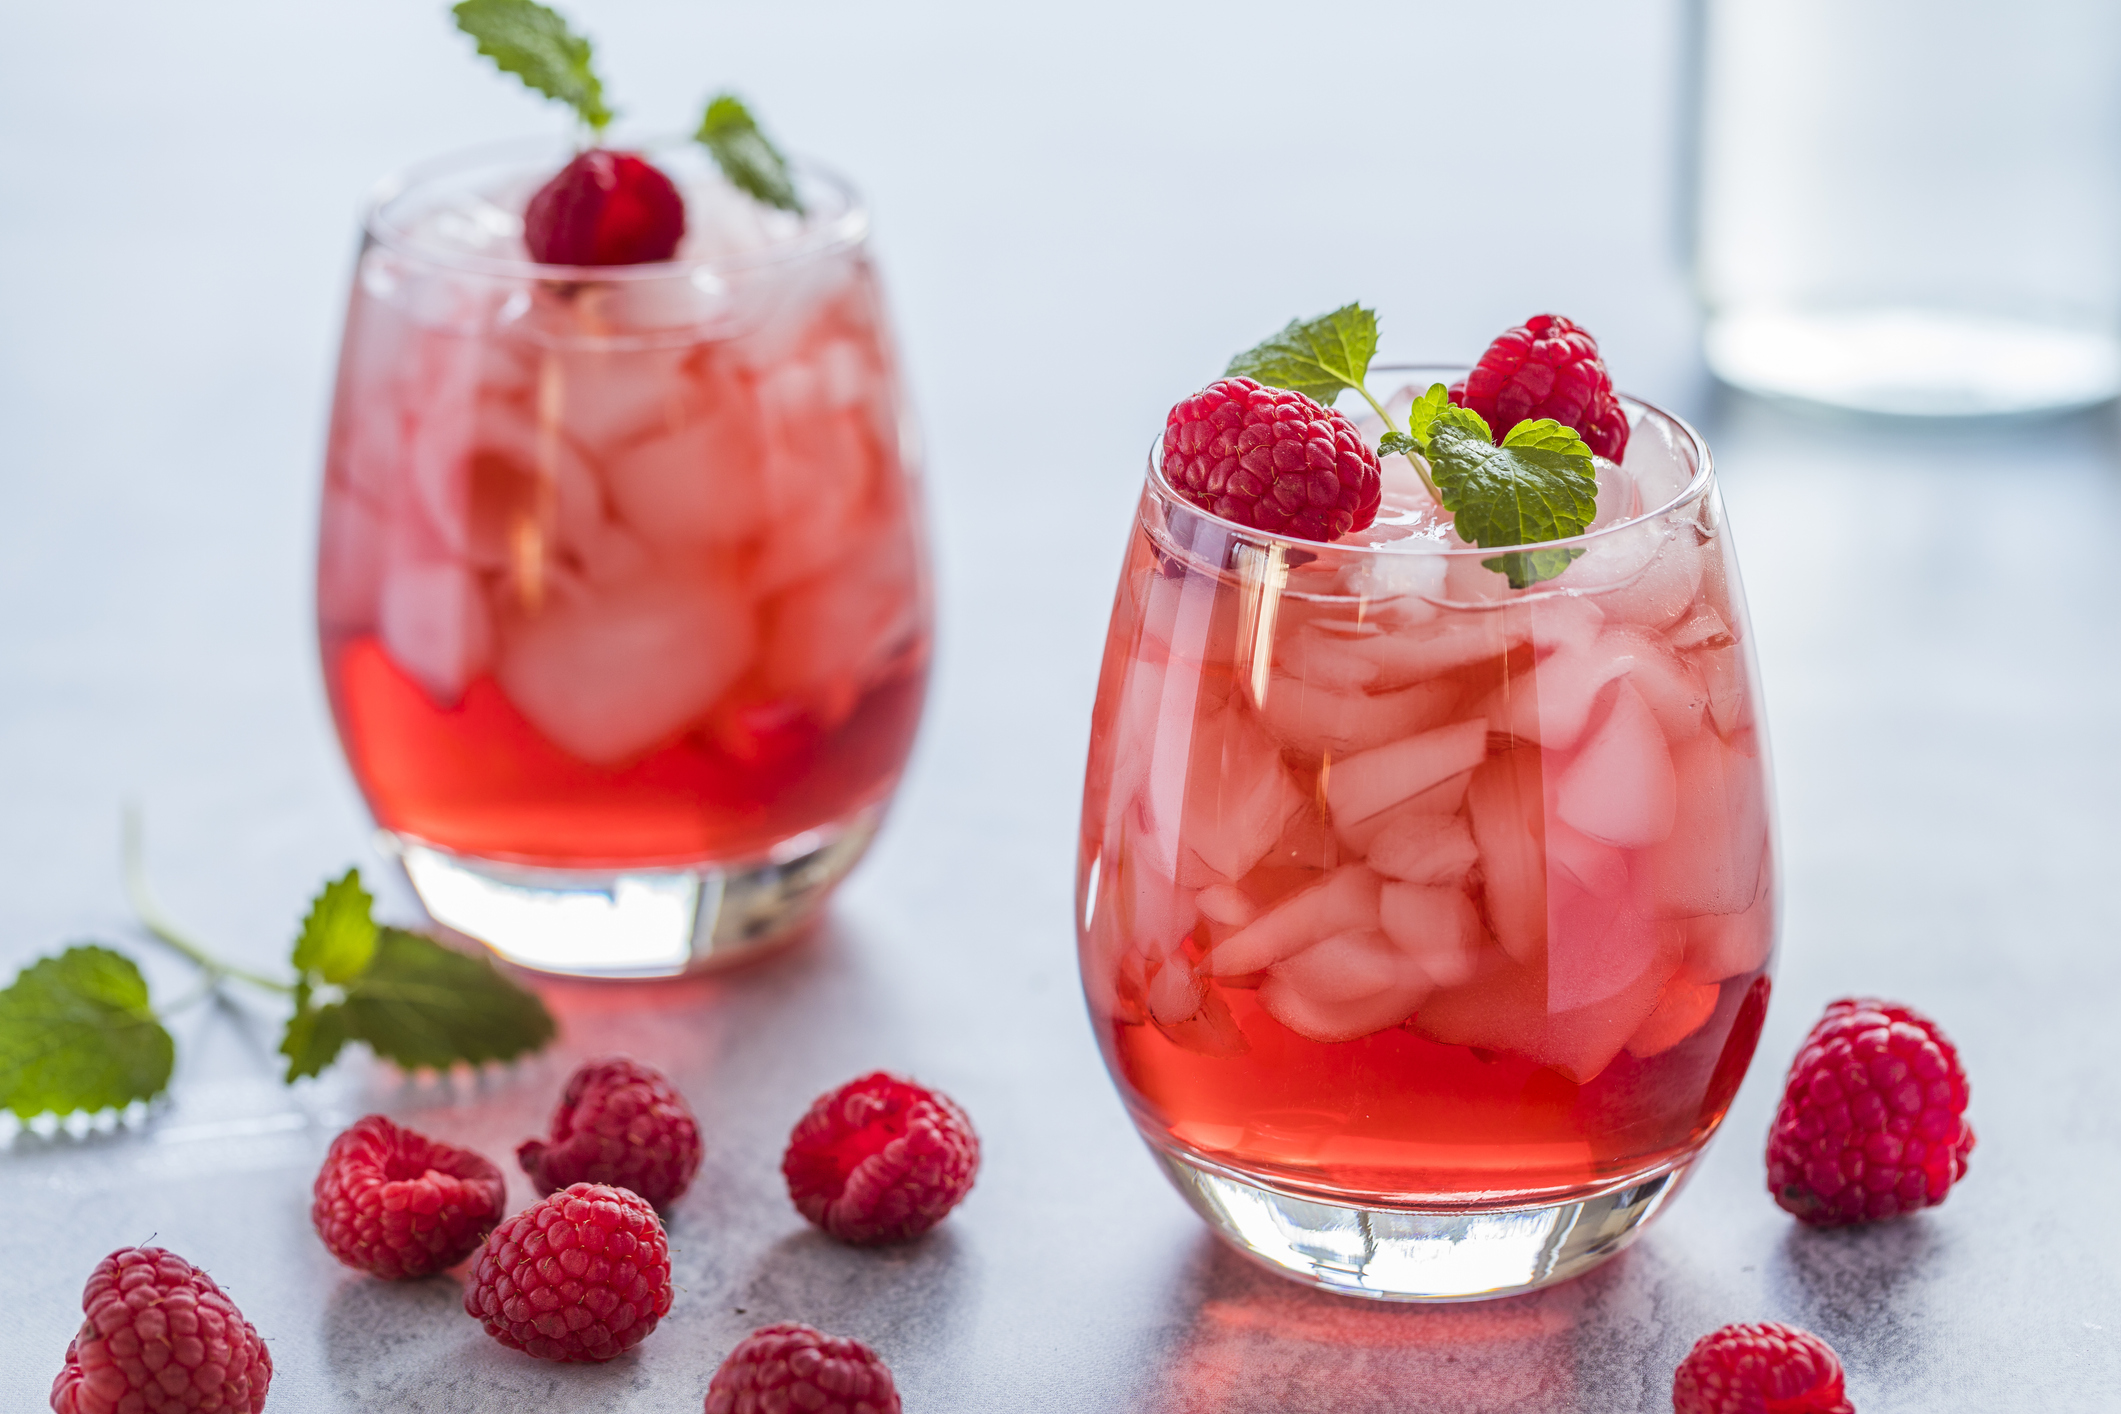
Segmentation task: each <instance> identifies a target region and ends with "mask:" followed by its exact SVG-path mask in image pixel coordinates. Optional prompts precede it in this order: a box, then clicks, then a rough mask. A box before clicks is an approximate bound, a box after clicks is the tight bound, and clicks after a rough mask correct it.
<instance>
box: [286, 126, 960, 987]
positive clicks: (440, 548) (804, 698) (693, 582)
mask: <svg viewBox="0 0 2121 1414" xmlns="http://www.w3.org/2000/svg"><path fill="white" fill-rule="evenodd" d="M646 150H647V151H648V152H649V154H650V155H651V156H652V158H653V160H655V161H656V162H657V164H658V165H660V166H661V167H662V168H663V169H664V170H665V171H666V172H668V173H669V174H670V175H671V177H672V179H673V180H674V181H676V182H677V184H678V185H679V187H680V189H681V190H682V191H684V193H685V195H686V198H687V207H688V227H689V233H688V235H687V237H686V240H685V243H684V245H683V246H682V247H681V248H680V250H679V252H678V255H677V257H676V258H675V259H672V260H670V261H667V262H662V263H657V264H646V265H630V266H603V267H594V268H579V269H577V268H567V267H556V266H546V265H539V264H536V263H534V262H532V261H531V260H530V259H529V257H528V255H527V254H526V253H525V251H524V248H523V243H522V238H521V229H522V223H521V218H520V213H521V212H522V210H523V209H524V206H525V204H526V203H527V201H528V199H529V197H530V195H531V193H532V192H533V191H535V190H536V189H537V187H538V186H539V184H540V183H542V182H543V181H544V180H545V179H546V178H547V177H549V176H550V175H551V173H553V172H554V171H556V170H558V168H559V167H560V166H561V165H562V164H563V163H564V162H565V161H566V160H567V159H568V157H569V156H570V155H571V154H570V152H569V150H567V149H566V148H564V147H561V146H558V145H554V144H545V143H528V144H514V145H509V146H504V147H499V148H491V149H485V150H481V151H477V152H473V153H469V154H465V155H462V156H459V157H454V158H449V159H444V160H442V161H439V162H436V163H433V164H430V165H428V166H425V167H422V168H418V169H415V170H413V171H411V172H409V173H407V174H406V175H404V176H403V177H400V178H398V179H395V180H393V181H391V182H388V183H386V184H385V185H384V187H383V189H382V190H381V192H380V193H379V194H378V196H377V198H376V199H375V201H374V202H373V203H372V205H371V207H370V208H369V211H368V213H367V216H366V219H365V222H364V229H363V239H362V243H361V250H360V255H359V258H358V260H357V262H356V265H355V271H354V280H353V292H352V299H351V306H350V308H349V310H348V313H347V319H346V332H345V341H344V345H343V348H342V350H341V354H340V362H339V377H338V388H337V396H336V399H335V403H334V407H333V412H332V422H331V435H330V446H329V451H328V454H327V457H326V464H325V482H324V498H323V516H322V525H321V530H320V544H319V549H318V557H317V624H318V638H319V645H320V649H321V653H322V658H323V668H324V678H325V683H326V685H327V688H328V690H329V693H330V698H331V708H332V714H333V717H334V720H335V721H336V723H337V726H338V731H339V738H340V741H341V743H342V745H343V746H344V748H345V752H346V759H347V762H348V764H349V766H350V767H351V768H352V771H353V775H354V779H355V780H356V781H357V782H358V784H359V786H360V789H361V791H362V794H363V795H364V796H365V797H366V799H367V802H368V805H369V808H370V810H371V811H372V812H373V814H374V816H375V819H376V822H377V824H378V826H379V827H380V829H381V832H382V834H381V838H382V840H383V841H384V843H385V845H386V847H387V848H388V849H390V850H391V851H392V852H393V853H395V854H396V855H397V856H398V857H399V858H400V859H401V860H402V861H403V864H404V867H405V870H406V873H407V875H408V876H409V878H410V880H411V882H412V885H413V887H414V888H415V890H417V892H418V893H419V896H420V898H421V900H422V902H423V903H424V904H425V905H426V907H427V908H428V910H429V912H430V913H432V914H433V916H434V917H435V919H436V920H437V921H438V922H440V923H442V924H445V925H447V926H449V927H452V928H455V929H457V930H459V931H461V932H463V933H465V934H468V935H469V936H471V937H474V938H477V939H480V940H481V941H483V942H485V943H487V944H488V945H489V946H491V947H492V948H494V949H495V950H496V951H497V952H499V953H500V954H501V955H502V956H504V957H507V958H509V959H510V960H512V961H515V962H518V963H522V964H525V965H527V966H531V967H535V968H541V969H545V970H549V971H556V972H567V973H580V974H590V975H597V974H610V975H654V974H665V973H673V972H678V971H682V970H685V969H687V968H690V967H697V966H701V965H704V964H707V963H710V962H716V961H720V960H723V959H726V958H728V957H731V956H734V955H737V954H740V953H743V952H745V951H748V950H750V949H752V948H755V947H757V946H759V945H761V944H763V943H768V942H771V941H774V940H776V939H779V938H783V937H787V936H789V935H790V934H791V933H792V932H793V931H794V930H795V929H796V928H797V927H798V926H799V925H800V924H801V923H802V922H803V921H804V920H805V919H806V918H807V917H809V916H810V915H811V914H812V913H813V912H814V911H815V910H816V908H817V906H818V905H819V903H820V902H821V901H822V900H823V898H824V897H825V895H826V894H827V893H828V892H829V891H830V890H831V889H832V887H833V886H834V885H835V884H836V883H837V882H838V881H839V880H840V879H841V878H842V877H843V876H844V875H845V874H846V872H847V871H848V870H849V869H850V868H851V867H853V865H854V863H855V861H856V860H857V859H858V858H859V857H860V856H861V854H862V852H863V850H864V848H865V847H866V846H867V844H868V842H869V840H870V838H871V836H872V835H873V834H874V832H875V829H876V827H877V823H878V820H879V817H880V816H881V814H882V812H883V810H884V808H885V805H886V802H887V801H888V799H889V798H890V795H891V792H892V789H893V787H894V785H895V784H896V782H897V779H898V775H899V772H900V770H901V768H902V766H903V765H904V763H905V759H906V755H907V752H908V750H909V748H910V746H911V743H912V739H913V735H914V729H915V726H916V724H917V722H918V719H919V716H920V710H921V701H922V694H923V691H924V686H925V682H926V674H927V663H928V650H929V638H930V626H931V618H932V611H931V604H930V594H929V587H928V578H927V569H926V553H925V549H924V546H923V542H922V533H921V527H920V511H919V491H918V484H917V470H916V467H915V465H914V456H913V452H912V447H913V442H912V434H911V429H910V426H909V423H908V420H907V414H906V411H905V408H904V406H903V399H902V395H901V390H900V385H899V378H898V374H897V371H896V368H895V361H894V356H893V351H892V343H891V337H890V334H889V332H888V329H887V325H886V320H885V314H884V309H883V304H882V299H881V294H880V290H879V286H878V282H877V277H876V272H875V270H874V268H873V266H872V264H871V262H870V258H869V255H868V252H867V249H866V246H865V240H866V234H867V229H868V221H867V215H866V212H865V211H864V209H863V207H862V205H861V203H860V201H859V199H858V198H857V197H856V195H855V193H854V192H853V191H852V189H851V188H849V187H848V185H847V184H846V183H844V182H843V181H841V180H839V179H838V178H837V177H835V176H833V175H831V174H830V173H828V172H825V171H823V170H820V169H818V168H815V167H810V166H799V167H798V171H797V178H798V185H799V189H800V191H801V194H802V196H803V199H804V202H805V205H806V208H807V212H808V214H807V215H805V216H796V215H794V214H791V213H784V212H779V211H772V210H769V209H767V208H764V207H761V206H759V205H757V204H755V203H753V202H751V201H750V199H749V198H747V197H744V196H742V195H740V194H739V193H737V192H736V191H735V190H734V189H733V188H730V187H729V186H727V185H726V184H725V183H723V182H722V181H721V179H720V178H719V177H718V175H717V174H716V173H715V172H714V170H713V167H712V164H711V162H710V161H709V159H708V158H707V156H706V154H705V153H704V151H702V150H700V149H698V148H697V147H696V146H695V145H694V144H691V143H687V142H670V143H665V144H659V145H658V144H651V145H650V146H649V147H648V148H647V149H646Z"/></svg>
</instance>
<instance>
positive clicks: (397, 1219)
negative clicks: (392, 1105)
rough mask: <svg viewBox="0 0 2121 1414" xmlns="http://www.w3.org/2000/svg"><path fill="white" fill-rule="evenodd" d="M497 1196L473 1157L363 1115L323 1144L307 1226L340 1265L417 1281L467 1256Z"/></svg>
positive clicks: (492, 1171) (496, 1179) (496, 1186)
mask: <svg viewBox="0 0 2121 1414" xmlns="http://www.w3.org/2000/svg"><path fill="white" fill-rule="evenodd" d="M507 1198H508V1195H507V1189H506V1184H505V1183H504V1181H503V1180H502V1178H501V1171H500V1170H499V1169H497V1168H495V1167H494V1166H493V1164H492V1163H491V1162H489V1161H488V1160H487V1159H485V1158H484V1157H482V1156H481V1155H478V1154H474V1153H472V1152H471V1151H470V1150H469V1149H458V1148H455V1147H453V1146H451V1145H448V1144H440V1143H437V1142H436V1141H434V1140H432V1139H429V1138H428V1137H427V1136H426V1135H424V1134H415V1133H414V1132H413V1131H412V1130H410V1129H400V1128H399V1127H398V1126H397V1125H395V1124H392V1123H391V1122H390V1121H389V1120H387V1119H385V1118H384V1117H383V1116H381V1115H369V1116H368V1117H367V1118H366V1119H360V1120H356V1121H354V1123H353V1126H352V1127H351V1128H349V1129H348V1130H347V1131H346V1132H345V1133H343V1134H341V1135H340V1136H339V1137H338V1138H336V1139H334V1140H332V1141H331V1151H330V1152H329V1153H327V1154H325V1156H324V1167H323V1168H321V1169H319V1170H318V1171H317V1184H316V1202H315V1203H313V1204H312V1205H311V1206H310V1210H309V1220H310V1221H311V1222H313V1223H315V1224H316V1227H317V1236H319V1237H321V1238H323V1239H324V1245H325V1246H326V1247H328V1248H330V1249H331V1255H332V1256H334V1257H337V1258H338V1259H339V1260H340V1261H342V1262H344V1263H345V1264H346V1265H347V1266H349V1267H355V1268H358V1269H359V1270H361V1271H364V1272H372V1273H374V1274H375V1275H376V1276H379V1277H423V1276H426V1275H427V1274H428V1273H429V1272H438V1271H441V1270H442V1269H443V1268H444V1267H453V1266H455V1265H456V1264H457V1263H459V1262H461V1261H463V1260H464V1259H465V1258H466V1257H469V1256H470V1255H471V1254H472V1252H473V1250H474V1249H476V1248H477V1247H478V1245H479V1242H480V1241H481V1240H482V1239H483V1238H484V1237H485V1236H486V1234H487V1233H489V1232H492V1231H493V1225H494V1224H495V1223H497V1222H499V1221H500V1220H501V1205H502V1204H503V1203H505V1202H506V1201H507Z"/></svg>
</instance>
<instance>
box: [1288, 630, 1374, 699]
mask: <svg viewBox="0 0 2121 1414" xmlns="http://www.w3.org/2000/svg"><path fill="white" fill-rule="evenodd" d="M1386 632H1387V631H1386V629H1385V627H1384V626H1383V625H1381V624H1375V623H1369V624H1363V625H1361V626H1360V627H1356V626H1353V625H1349V626H1346V627H1340V626H1334V627H1328V626H1327V625H1325V624H1322V623H1319V622H1316V621H1313V622H1307V623H1303V624H1301V625H1299V626H1298V627H1297V628H1296V629H1295V631H1293V632H1285V633H1284V634H1283V635H1282V638H1281V642H1280V643H1279V644H1278V645H1277V646H1276V649H1275V654H1274V665H1275V668H1276V670H1277V671H1276V673H1275V676H1277V677H1283V678H1287V679H1289V680H1291V681H1294V682H1300V683H1303V684H1304V685H1305V686H1306V687H1308V688H1311V689H1312V690H1314V691H1319V692H1359V691H1362V690H1363V689H1364V688H1367V687H1368V686H1369V685H1370V684H1371V683H1373V682H1376V681H1377V677H1378V673H1379V671H1380V669H1379V667H1378V663H1377V657H1376V653H1375V649H1374V645H1375V644H1376V643H1377V642H1379V641H1380V640H1382V639H1383V638H1384V637H1385V636H1386Z"/></svg>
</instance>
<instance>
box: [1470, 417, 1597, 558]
mask: <svg viewBox="0 0 2121 1414" xmlns="http://www.w3.org/2000/svg"><path fill="white" fill-rule="evenodd" d="M1535 435H1538V434H1535ZM1580 445H1581V444H1580V443H1579V446H1580ZM1429 471H1430V475H1431V476H1432V477H1433V478H1434V479H1435V481H1436V488H1437V490H1438V492H1439V493H1440V494H1441V495H1442V497H1443V504H1444V509H1445V510H1447V511H1449V512H1451V514H1452V517H1453V518H1454V520H1455V521H1456V523H1457V528H1458V534H1459V537H1460V538H1461V539H1464V540H1468V541H1471V542H1472V543H1473V544H1475V545H1478V546H1480V547H1481V548H1483V549H1494V548H1499V547H1501V546H1505V545H1534V544H1538V543H1540V542H1542V541H1547V540H1565V539H1567V538H1568V537H1570V536H1572V535H1579V534H1581V533H1582V532H1583V529H1584V527H1586V526H1588V525H1589V524H1590V523H1591V518H1592V517H1593V516H1594V515H1596V514H1597V512H1598V475H1597V471H1596V469H1595V468H1594V466H1593V465H1592V462H1591V454H1590V451H1589V450H1588V449H1584V450H1582V451H1581V452H1580V453H1579V452H1576V451H1566V450H1556V449H1555V448H1552V447H1548V446H1540V445H1531V444H1520V445H1516V446H1502V447H1498V446H1496V445H1495V444H1494V442H1492V441H1491V440H1490V439H1489V437H1488V432H1487V424H1486V423H1485V422H1484V421H1482V420H1481V418H1480V417H1479V416H1478V414H1475V413H1473V412H1471V411H1470V410H1468V409H1465V408H1447V409H1445V410H1443V411H1442V412H1440V413H1438V414H1437V416H1436V420H1435V423H1434V424H1433V425H1432V427H1431V429H1430V433H1429ZM1579 553H1581V552H1580V551H1570V550H1542V551H1537V552H1527V553H1524V554H1517V555H1504V556H1500V557H1498V558H1497V559H1495V560H1483V561H1482V562H1481V563H1482V564H1484V565H1486V566H1487V567H1488V568H1490V569H1493V570H1497V571H1499V572H1501V573H1503V574H1506V575H1508V576H1509V580H1510V586H1511V587H1512V588H1514V589H1523V588H1525V587H1526V586H1527V585H1531V584H1537V583H1538V582H1540V581H1541V580H1544V579H1552V578H1553V577H1554V576H1555V575H1558V574H1560V573H1561V572H1562V571H1563V570H1565V569H1567V568H1568V567H1569V562H1570V561H1571V560H1573V559H1575V558H1576V555H1577V554H1579Z"/></svg>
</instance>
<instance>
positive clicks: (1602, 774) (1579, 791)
mask: <svg viewBox="0 0 2121 1414" xmlns="http://www.w3.org/2000/svg"><path fill="white" fill-rule="evenodd" d="M1678 792H1679V787H1678V781H1677V778H1676V777H1675V776H1674V774H1673V769H1672V755H1671V750H1670V748H1669V747H1667V746H1666V745H1665V740H1664V733H1662V732H1660V731H1659V730H1658V729H1657V719H1656V718H1655V717H1653V716H1651V715H1650V709H1649V708H1648V707H1647V706H1646V705H1644V703H1643V700H1642V695H1641V694H1640V693H1638V692H1636V691H1635V688H1634V686H1633V684H1631V683H1628V682H1623V683H1621V684H1620V685H1619V687H1618V688H1617V689H1616V690H1615V694H1614V698H1613V706H1612V710H1611V711H1609V712H1608V713H1607V714H1606V719H1605V721H1604V722H1603V723H1602V724H1600V726H1599V727H1598V728H1597V730H1596V731H1595V732H1594V733H1593V734H1592V736H1591V739H1590V741H1589V742H1588V743H1587V744H1586V745H1585V746H1584V748H1583V750H1582V751H1580V752H1578V753H1577V755H1576V759H1575V760H1574V761H1572V762H1570V763H1569V765H1568V767H1567V769H1566V770H1564V771H1563V772H1562V775H1561V783H1560V786H1559V787H1558V789H1557V790H1556V792H1555V812H1556V814H1558V815H1559V816H1560V818H1561V819H1563V820H1565V821H1567V822H1568V823H1569V824H1570V825H1572V826H1574V827H1575V828H1576V829H1579V830H1581V831H1583V833H1585V834H1587V835H1589V836H1590V837H1591V838H1592V839H1595V840H1602V841H1603V842H1605V843H1606V844H1613V845H1621V846H1626V847H1639V846H1642V845H1650V844H1655V843H1657V842H1658V841H1659V840H1662V839H1663V838H1665V837H1666V836H1667V835H1669V834H1671V833H1672V822H1673V820H1674V818H1675V817H1676V814H1677V811H1678V808H1679V799H1678Z"/></svg>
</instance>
